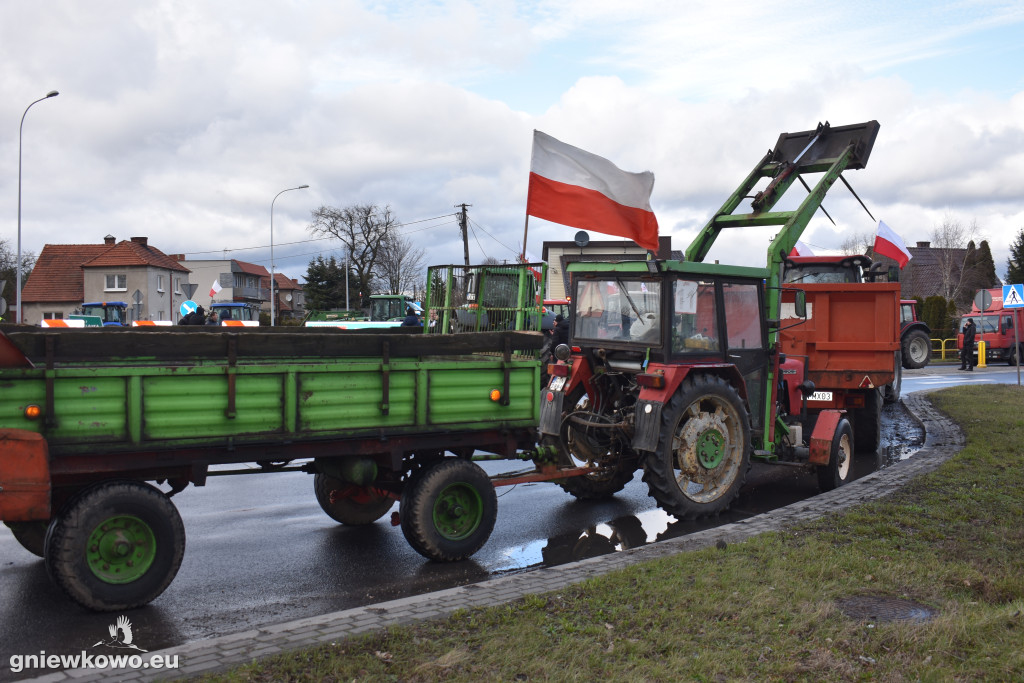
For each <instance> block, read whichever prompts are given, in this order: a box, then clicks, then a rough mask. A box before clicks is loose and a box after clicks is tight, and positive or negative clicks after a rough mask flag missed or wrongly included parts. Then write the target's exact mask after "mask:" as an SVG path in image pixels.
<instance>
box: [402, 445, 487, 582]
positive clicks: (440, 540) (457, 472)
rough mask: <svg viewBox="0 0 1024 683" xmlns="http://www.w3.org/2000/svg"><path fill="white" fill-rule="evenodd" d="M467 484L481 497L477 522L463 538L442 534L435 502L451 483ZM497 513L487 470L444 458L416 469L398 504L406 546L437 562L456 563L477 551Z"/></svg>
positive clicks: (463, 461) (484, 541) (454, 459)
mask: <svg viewBox="0 0 1024 683" xmlns="http://www.w3.org/2000/svg"><path fill="white" fill-rule="evenodd" d="M459 483H462V484H468V485H470V486H472V487H473V489H474V490H475V491H476V492H477V493H478V494H479V496H480V503H481V515H480V523H479V524H478V525H477V527H476V528H475V529H474V530H473V531H472V532H471V533H470V534H469V535H467V536H466V537H465V538H460V539H452V538H447V537H445V536H444V535H442V534H441V533H440V532H439V531H438V530H437V529H436V528H435V525H434V518H433V514H434V504H435V503H436V501H437V498H438V497H439V496H440V494H441V493H442V492H444V491H445V489H447V488H448V487H449V486H451V485H453V484H459ZM497 514H498V496H497V494H496V493H495V491H494V485H493V484H492V483H491V480H490V478H489V477H488V476H487V473H486V472H484V471H483V469H482V468H480V466H479V465H476V464H475V463H473V462H470V461H468V460H463V459H461V458H447V459H445V460H443V461H441V462H439V463H437V464H435V465H433V466H431V467H428V468H426V469H423V470H421V471H419V472H417V473H416V474H415V475H414V476H413V477H412V478H411V479H410V481H409V483H408V484H406V487H405V490H404V491H403V492H402V500H401V503H400V507H399V516H400V518H401V524H402V532H403V533H404V534H405V537H406V540H408V541H409V545H411V546H412V547H413V549H414V550H416V552H418V553H420V554H421V555H423V556H424V557H427V558H429V559H432V560H436V561H440V562H455V561H458V560H464V559H466V558H468V557H470V556H471V555H472V554H473V553H475V552H476V551H477V550H479V549H480V548H481V547H482V546H483V545H484V543H486V542H487V539H488V538H490V536H491V532H492V531H493V530H494V523H495V521H496V520H497Z"/></svg>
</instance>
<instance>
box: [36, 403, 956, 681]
mask: <svg viewBox="0 0 1024 683" xmlns="http://www.w3.org/2000/svg"><path fill="white" fill-rule="evenodd" d="M903 402H904V405H906V407H907V409H908V410H909V411H910V414H911V415H913V416H914V418H915V419H916V420H918V422H920V423H921V425H922V427H923V428H924V430H925V435H926V438H925V444H924V447H923V448H921V449H920V450H919V451H917V453H915V454H914V456H913V457H911V458H910V459H908V460H902V461H900V462H898V463H896V464H895V465H891V466H889V467H887V468H885V469H884V470H881V471H878V472H874V473H872V474H869V475H867V476H866V477H863V478H861V479H858V480H857V481H855V482H852V483H851V484H848V485H846V486H843V487H842V488H839V489H836V490H834V491H830V492H829V493H826V494H822V495H819V496H815V497H814V498H812V499H809V500H804V501H800V502H797V503H793V504H792V505H788V506H786V507H783V508H779V509H777V510H772V511H771V512H767V513H765V514H762V515H758V516H756V517H752V518H750V519H746V520H743V521H740V522H734V523H731V524H726V525H723V526H720V527H716V528H714V529H708V530H706V531H701V532H698V533H694V534H689V535H687V536H684V537H680V538H673V539H669V540H665V541H660V542H658V543H652V544H649V545H645V546H641V547H639V548H634V549H631V550H626V551H623V552H619V553H614V554H610V555H603V556H601V557H595V558H590V559H586V560H581V561H579V562H573V563H570V564H565V565H560V566H557V567H547V568H543V569H537V570H534V571H530V572H525V573H522V574H515V575H511V576H503V577H500V578H495V579H490V580H488V581H484V582H482V583H476V584H470V585H466V586H460V587H458V588H450V589H447V590H443V591H438V592H435V593H428V594H425V595H417V596H413V597H408V598H402V599H399V600H392V601H389V602H382V603H379V604H376V605H370V606H366V607H358V608H355V609H348V610H343V611H340V612H332V613H330V614H324V615H320V616H315V617H307V618H305V619H299V620H296V621H290V622H286V623H282V624H276V625H273V626H267V627H264V628H260V629H256V630H250V631H244V632H242V633H233V634H230V635H226V636H220V637H217V638H211V639H207V640H199V641H194V642H191V643H185V644H184V645H179V646H177V647H172V648H168V649H166V650H160V651H159V652H153V653H149V655H147V659H146V661H148V657H152V656H153V655H161V656H162V657H163V658H164V660H165V661H166V659H167V658H168V657H174V656H175V655H177V657H178V661H179V662H180V666H179V668H178V669H172V670H155V669H111V670H102V671H99V670H72V671H57V672H53V673H51V674H47V675H45V676H41V677H39V678H33V679H29V680H32V681H112V680H117V681H152V680H167V679H175V678H191V677H193V676H199V675H202V674H208V673H214V672H217V671H223V670H226V669H229V668H232V667H235V666H239V665H241V664H248V663H249V662H252V661H254V660H256V659H259V658H261V657H266V656H269V655H274V654H279V653H282V652H287V651H291V650H299V649H303V648H308V647H313V646H316V645H322V644H324V643H331V642H336V641H339V640H343V639H344V638H347V637H349V636H353V635H357V634H360V633H366V632H368V631H376V630H379V629H382V628H386V627H388V626H396V625H400V624H411V623H415V622H418V621H424V620H427V619H436V618H440V617H446V616H448V615H450V614H452V613H453V612H455V611H456V610H459V609H472V608H474V607H491V606H495V605H502V604H506V603H508V602H511V601H513V600H516V599H518V598H522V597H525V596H527V595H533V594H540V593H548V592H551V591H557V590H560V589H562V588H565V587H566V586H570V585H572V584H575V583H579V582H582V581H584V580H586V579H589V578H592V577H594V576H600V575H602V574H607V573H609V572H612V571H614V570H616V569H620V568H623V567H627V566H629V565H633V564H637V563H640V562H645V561H648V560H651V559H653V558H657V557H665V556H668V555H675V554H677V553H681V552H687V551H690V550H697V549H700V548H706V547H708V546H713V545H715V544H718V543H720V542H726V543H737V542H740V541H743V540H745V539H748V538H750V537H751V536H754V535H756V534H760V533H763V532H766V531H776V530H779V529H783V528H786V527H790V526H793V525H795V524H797V523H800V522H805V521H808V520H813V519H817V518H819V517H823V516H825V515H827V514H830V513H833V512H837V511H840V510H844V509H846V508H849V507H851V506H854V505H857V504H859V503H864V502H868V501H872V500H876V499H878V498H882V497H884V496H887V495H889V494H890V493H891V492H893V491H895V490H897V489H899V488H900V487H902V486H903V485H904V484H906V483H907V482H908V481H910V480H911V479H913V478H914V477H916V476H918V475H920V474H924V473H926V472H930V471H932V470H934V469H936V468H938V467H939V466H940V465H941V464H942V463H943V462H945V461H946V460H948V459H949V458H950V457H951V456H952V455H954V454H956V453H957V452H959V451H960V450H961V449H962V448H963V445H964V436H963V433H962V432H961V431H960V429H959V428H958V427H957V426H956V425H955V424H953V422H952V421H951V420H949V418H947V417H946V416H945V415H943V414H942V413H940V412H939V411H938V410H937V409H936V408H935V407H934V406H933V405H932V404H931V402H930V401H928V399H927V398H925V397H924V396H923V395H922V392H916V393H914V394H911V395H909V396H907V397H904V399H903Z"/></svg>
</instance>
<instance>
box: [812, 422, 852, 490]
mask: <svg viewBox="0 0 1024 683" xmlns="http://www.w3.org/2000/svg"><path fill="white" fill-rule="evenodd" d="M853 444H854V440H853V430H852V429H851V428H850V422H849V420H847V419H845V418H844V419H842V420H840V421H839V424H838V425H836V433H835V434H834V435H833V436H832V452H831V453H830V454H829V458H828V464H827V465H821V466H820V467H818V487H819V488H820V489H821V490H822V491H831V490H832V489H837V488H839V487H840V486H842V485H843V484H845V483H846V482H848V481H850V474H851V473H852V472H853Z"/></svg>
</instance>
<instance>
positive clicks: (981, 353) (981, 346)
mask: <svg viewBox="0 0 1024 683" xmlns="http://www.w3.org/2000/svg"><path fill="white" fill-rule="evenodd" d="M978 367H979V368H985V367H988V366H987V365H985V342H984V341H980V342H978Z"/></svg>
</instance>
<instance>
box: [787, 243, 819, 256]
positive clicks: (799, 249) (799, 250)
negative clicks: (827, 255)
mask: <svg viewBox="0 0 1024 683" xmlns="http://www.w3.org/2000/svg"><path fill="white" fill-rule="evenodd" d="M789 255H790V256H814V252H813V251H811V248H810V247H809V246H807V245H806V244H804V243H803V242H801V241H800V240H797V241H796V246H794V247H793V251H791V252H789Z"/></svg>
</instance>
